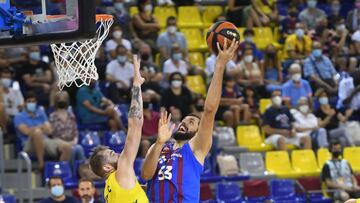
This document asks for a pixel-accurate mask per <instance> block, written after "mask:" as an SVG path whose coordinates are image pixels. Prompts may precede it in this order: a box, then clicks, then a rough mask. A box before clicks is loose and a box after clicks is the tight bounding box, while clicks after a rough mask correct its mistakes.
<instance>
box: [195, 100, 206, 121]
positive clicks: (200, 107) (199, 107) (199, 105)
mask: <svg viewBox="0 0 360 203" xmlns="http://www.w3.org/2000/svg"><path fill="white" fill-rule="evenodd" d="M204 103H205V98H204V97H202V96H198V97H197V98H196V99H195V101H194V104H195V111H194V112H193V114H195V115H198V116H199V117H201V115H202V113H203V112H204Z"/></svg>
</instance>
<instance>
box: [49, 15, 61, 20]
mask: <svg viewBox="0 0 360 203" xmlns="http://www.w3.org/2000/svg"><path fill="white" fill-rule="evenodd" d="M65 16H66V15H47V16H46V18H47V19H57V18H64V17H65Z"/></svg>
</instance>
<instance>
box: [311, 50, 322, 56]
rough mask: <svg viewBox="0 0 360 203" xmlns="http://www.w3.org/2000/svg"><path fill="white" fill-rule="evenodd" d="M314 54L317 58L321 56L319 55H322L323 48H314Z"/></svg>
mask: <svg viewBox="0 0 360 203" xmlns="http://www.w3.org/2000/svg"><path fill="white" fill-rule="evenodd" d="M312 54H313V56H314V57H315V58H319V57H320V56H321V54H322V50H321V49H314V50H313V51H312Z"/></svg>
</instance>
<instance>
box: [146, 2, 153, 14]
mask: <svg viewBox="0 0 360 203" xmlns="http://www.w3.org/2000/svg"><path fill="white" fill-rule="evenodd" d="M144 10H145V11H146V12H148V13H151V11H152V5H151V4H147V5H146V6H145V7H144Z"/></svg>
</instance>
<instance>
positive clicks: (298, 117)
mask: <svg viewBox="0 0 360 203" xmlns="http://www.w3.org/2000/svg"><path fill="white" fill-rule="evenodd" d="M290 112H291V113H292V114H293V116H294V119H295V122H294V127H295V128H315V127H318V126H319V123H318V119H317V118H316V116H315V115H314V114H313V113H308V114H307V115H304V114H302V113H301V112H300V111H298V110H296V109H291V111H290ZM311 132H312V131H304V132H297V133H296V135H299V136H302V135H310V134H311Z"/></svg>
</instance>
